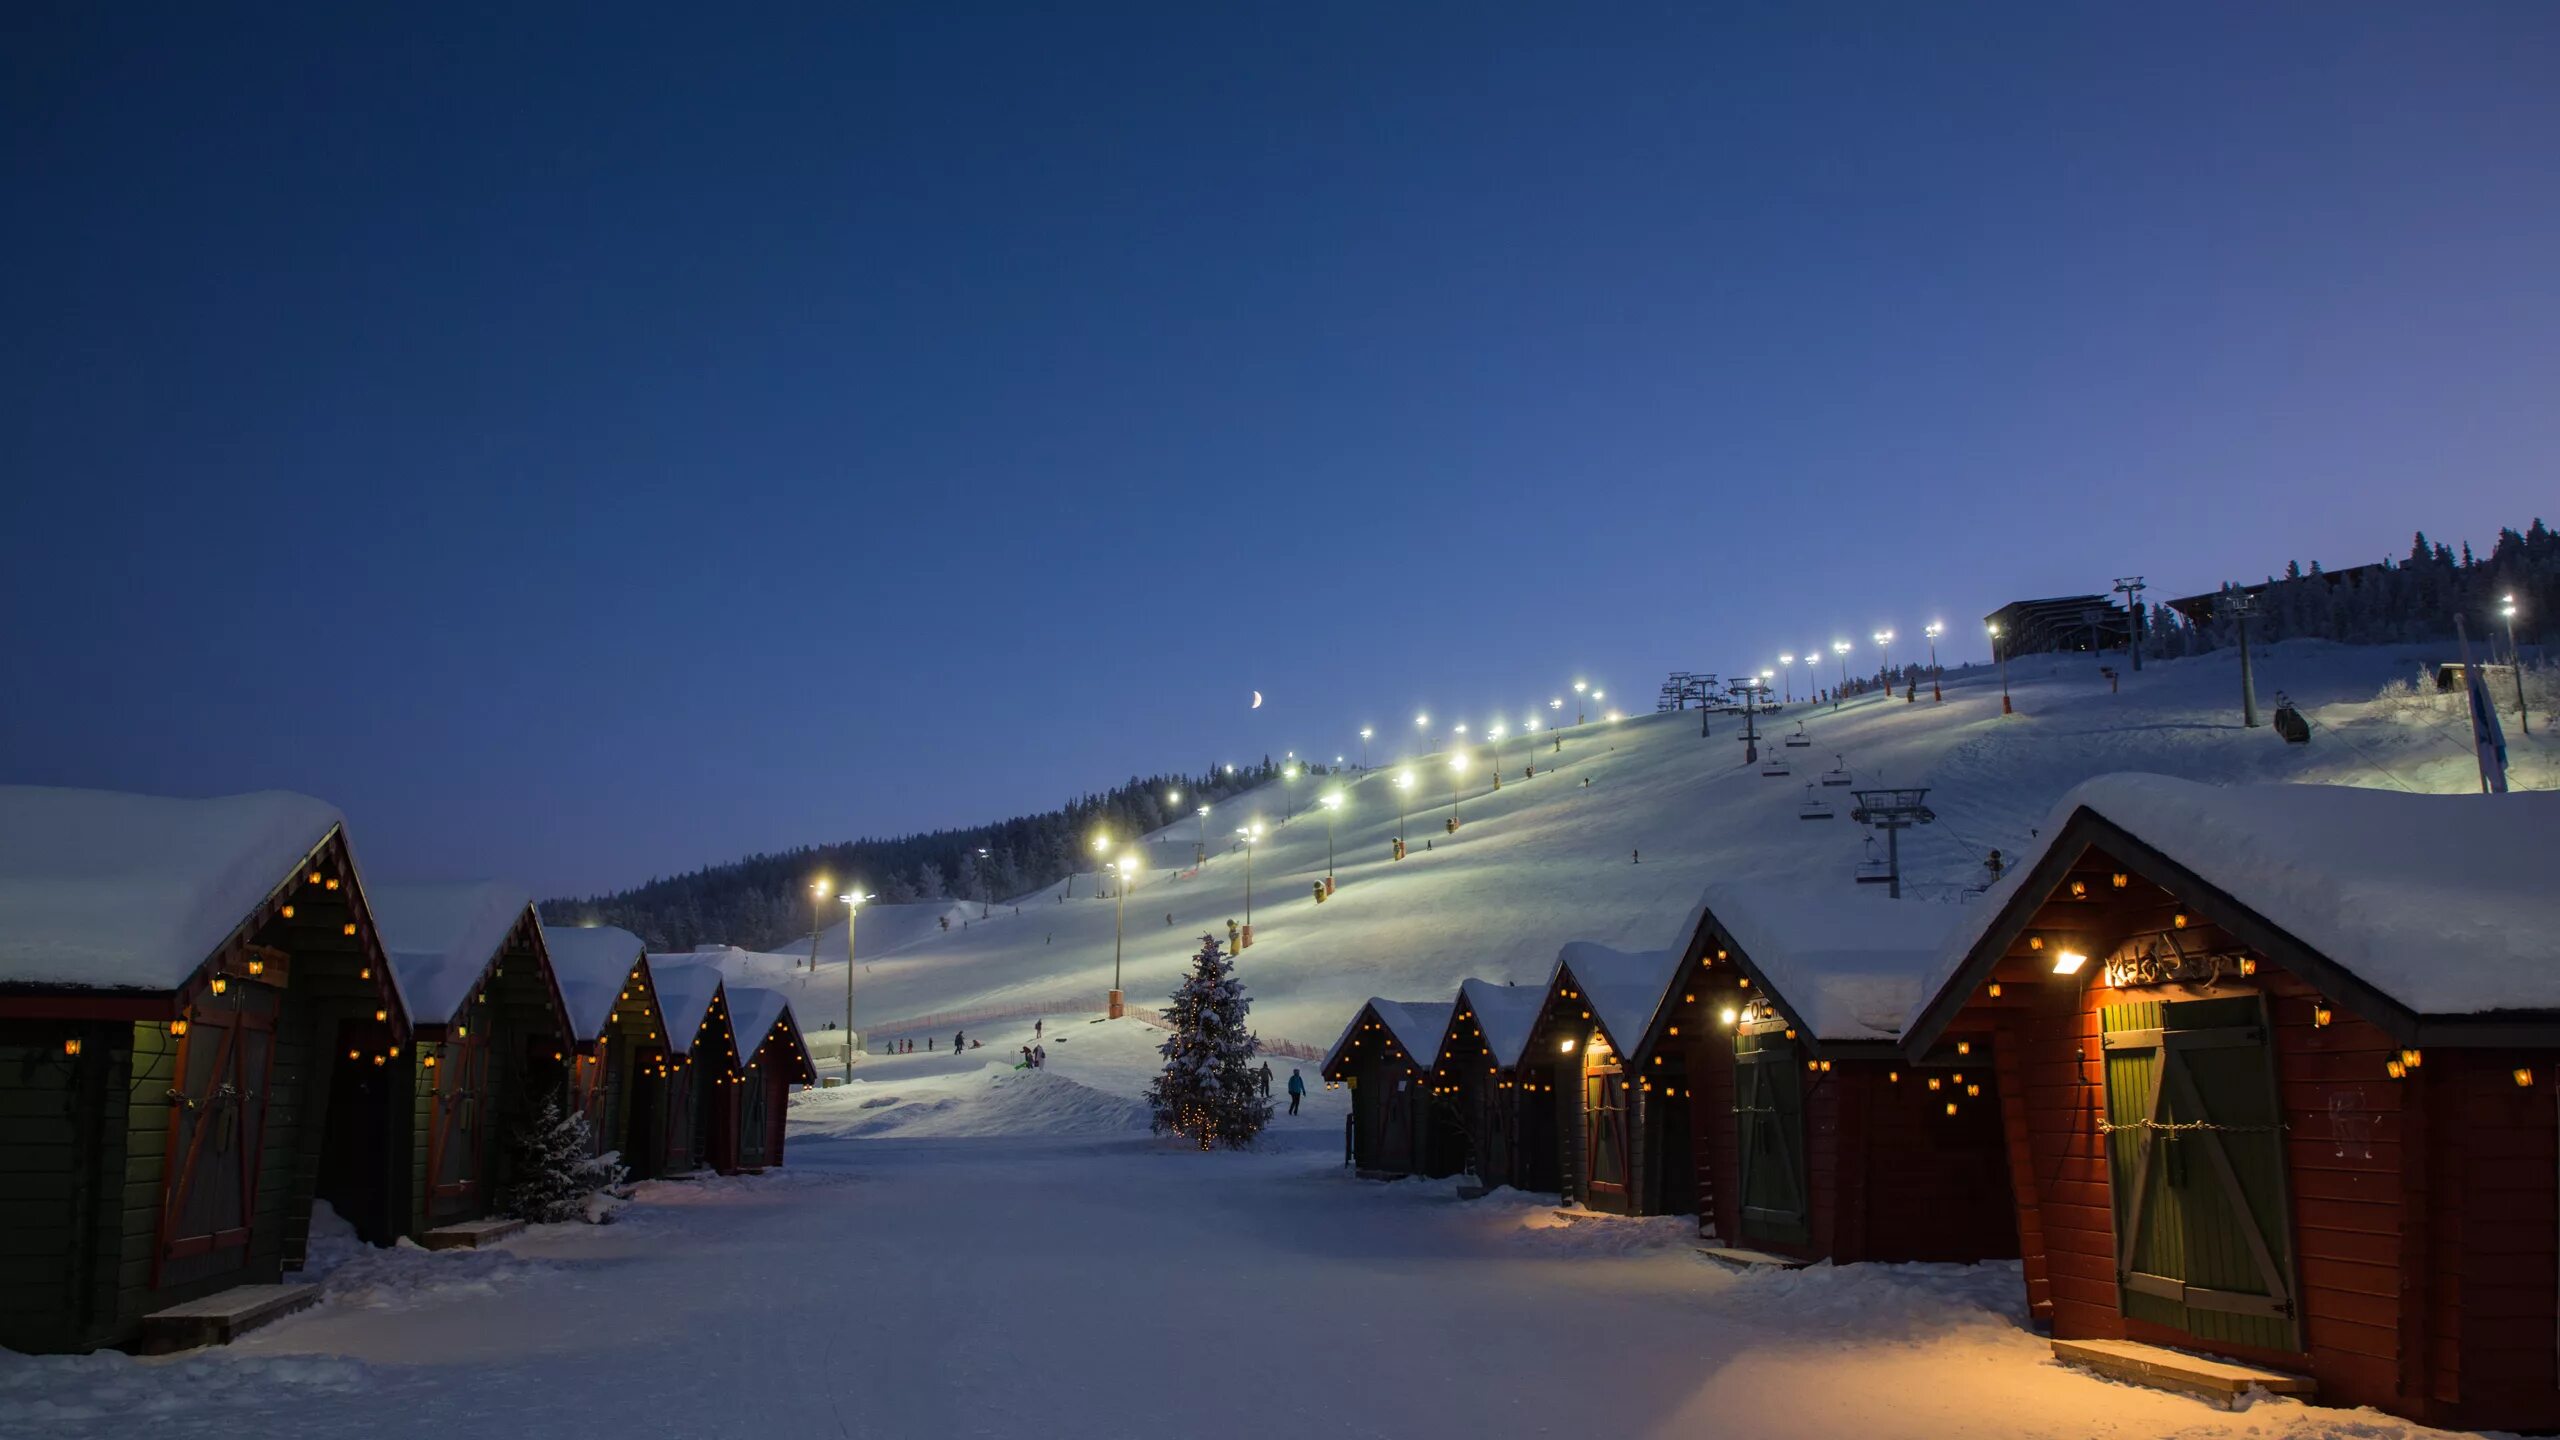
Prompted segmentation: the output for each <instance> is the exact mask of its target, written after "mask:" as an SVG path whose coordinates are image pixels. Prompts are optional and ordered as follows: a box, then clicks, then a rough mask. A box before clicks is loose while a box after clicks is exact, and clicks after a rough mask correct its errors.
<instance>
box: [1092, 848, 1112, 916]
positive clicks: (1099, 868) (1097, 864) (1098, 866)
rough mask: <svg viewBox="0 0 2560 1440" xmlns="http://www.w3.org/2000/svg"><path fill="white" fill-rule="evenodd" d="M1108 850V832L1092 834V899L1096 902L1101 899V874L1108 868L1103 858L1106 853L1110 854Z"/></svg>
mask: <svg viewBox="0 0 2560 1440" xmlns="http://www.w3.org/2000/svg"><path fill="white" fill-rule="evenodd" d="M1110 850H1111V835H1110V832H1108V831H1096V832H1094V837H1093V898H1094V899H1096V900H1099V899H1101V898H1102V872H1103V871H1104V870H1105V869H1106V868H1108V867H1106V866H1105V865H1104V864H1103V857H1104V856H1105V855H1107V854H1108V853H1110Z"/></svg>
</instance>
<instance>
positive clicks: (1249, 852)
mask: <svg viewBox="0 0 2560 1440" xmlns="http://www.w3.org/2000/svg"><path fill="white" fill-rule="evenodd" d="M1236 833H1237V834H1239V835H1241V836H1243V837H1244V943H1245V944H1246V945H1250V944H1252V943H1253V844H1254V842H1255V841H1257V840H1259V839H1261V838H1262V822H1261V821H1259V820H1256V821H1254V822H1253V823H1252V824H1250V825H1239V826H1237V827H1236ZM1239 948H1241V947H1239Z"/></svg>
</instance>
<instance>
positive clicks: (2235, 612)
mask: <svg viewBox="0 0 2560 1440" xmlns="http://www.w3.org/2000/svg"><path fill="white" fill-rule="evenodd" d="M2257 601H2258V597H2257V596H2255V595H2252V594H2250V593H2249V592H2248V591H2246V590H2241V589H2237V588H2234V589H2231V590H2227V591H2225V592H2224V593H2223V603H2225V604H2227V605H2229V606H2230V607H2231V619H2232V623H2233V625H2234V627H2235V628H2236V629H2237V630H2238V632H2239V633H2238V636H2237V638H2238V640H2239V641H2240V727H2241V728H2242V729H2244V730H2255V729H2257V728H2258V671H2257V667H2256V665H2255V663H2254V662H2253V661H2252V660H2251V659H2250V656H2249V612H2250V611H2251V610H2252V609H2254V608H2256V606H2257Z"/></svg>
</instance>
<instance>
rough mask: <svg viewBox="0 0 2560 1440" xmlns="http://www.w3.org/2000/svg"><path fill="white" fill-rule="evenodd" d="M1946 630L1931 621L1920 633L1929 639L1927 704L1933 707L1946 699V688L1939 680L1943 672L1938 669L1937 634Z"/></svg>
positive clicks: (1944, 627)
mask: <svg viewBox="0 0 2560 1440" xmlns="http://www.w3.org/2000/svg"><path fill="white" fill-rule="evenodd" d="M1946 628H1947V627H1946V626H1944V625H1941V624H1939V623H1938V622H1937V621H1935V620H1932V621H1930V622H1929V624H1928V626H1927V628H1925V629H1923V630H1922V631H1921V632H1920V633H1921V634H1923V635H1926V636H1928V637H1929V703H1931V704H1933V705H1934V704H1936V703H1938V702H1939V701H1941V700H1944V699H1946V698H1947V689H1946V686H1945V685H1944V684H1943V683H1942V682H1941V680H1940V678H1939V677H1940V676H1941V675H1942V674H1943V673H1944V672H1942V671H1940V670H1939V669H1938V634H1939V632H1940V631H1942V630H1945V629H1946Z"/></svg>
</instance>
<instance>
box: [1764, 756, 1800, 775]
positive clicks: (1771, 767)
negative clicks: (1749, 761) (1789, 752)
mask: <svg viewBox="0 0 2560 1440" xmlns="http://www.w3.org/2000/svg"><path fill="white" fill-rule="evenodd" d="M1760 773H1761V774H1763V775H1766V776H1768V777H1770V778H1771V779H1777V778H1779V777H1782V776H1787V775H1793V774H1794V773H1796V767H1794V766H1793V765H1790V764H1788V763H1787V757H1786V756H1784V755H1781V754H1779V753H1778V752H1777V751H1775V750H1772V751H1770V752H1769V753H1768V754H1767V755H1764V756H1762V757H1761V759H1760Z"/></svg>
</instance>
